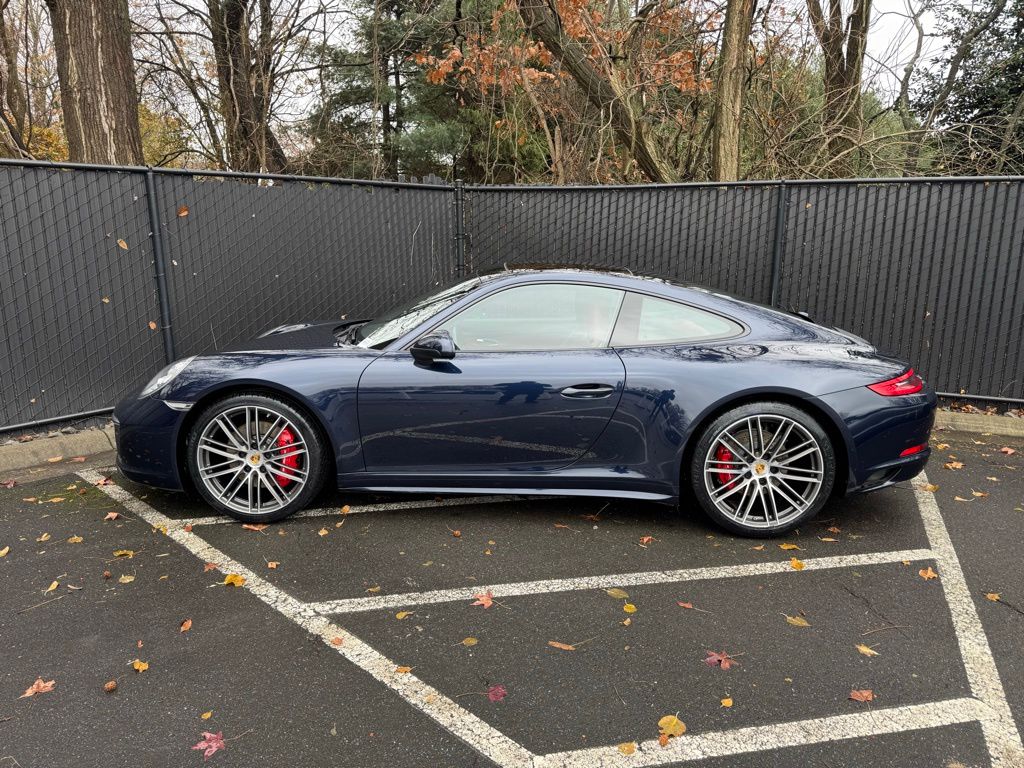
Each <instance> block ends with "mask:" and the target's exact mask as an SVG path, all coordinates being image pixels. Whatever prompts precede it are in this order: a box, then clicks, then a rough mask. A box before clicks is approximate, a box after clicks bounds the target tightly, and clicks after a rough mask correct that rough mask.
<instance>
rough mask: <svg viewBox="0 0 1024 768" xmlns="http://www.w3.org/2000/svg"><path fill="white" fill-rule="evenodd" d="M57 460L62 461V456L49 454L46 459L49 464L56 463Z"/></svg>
mask: <svg viewBox="0 0 1024 768" xmlns="http://www.w3.org/2000/svg"><path fill="white" fill-rule="evenodd" d="M58 461H64V457H63V456H51V457H50V458H48V459H47V462H49V463H50V464H56V463H57V462H58Z"/></svg>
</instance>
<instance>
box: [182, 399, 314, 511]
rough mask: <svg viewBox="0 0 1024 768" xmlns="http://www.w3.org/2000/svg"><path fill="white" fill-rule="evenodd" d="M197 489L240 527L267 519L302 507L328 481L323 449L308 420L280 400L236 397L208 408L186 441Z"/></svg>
mask: <svg viewBox="0 0 1024 768" xmlns="http://www.w3.org/2000/svg"><path fill="white" fill-rule="evenodd" d="M187 452H188V463H189V471H190V473H191V475H192V480H193V483H194V484H195V488H196V491H197V492H198V493H199V495H200V496H202V498H203V499H204V500H205V501H206V502H207V503H208V504H210V505H211V506H212V507H214V508H216V509H218V510H219V511H221V512H225V513H226V514H228V515H231V517H234V518H236V519H238V520H243V521H245V522H269V521H272V520H280V519H281V518H283V517H287V516H288V515H290V514H292V513H293V512H296V511H298V510H300V509H302V508H303V507H304V506H306V505H307V504H308V503H309V502H310V501H311V500H312V499H313V498H315V497H316V496H317V494H318V493H319V492H320V490H321V488H322V487H323V484H324V479H325V477H326V476H327V471H326V466H325V462H326V456H327V454H326V450H325V446H324V445H323V444H322V440H321V438H320V435H319V433H318V431H317V430H316V428H315V427H314V425H313V424H312V423H311V422H310V420H309V419H308V418H307V417H306V416H305V415H304V414H303V413H301V412H300V411H298V410H297V409H296V408H294V407H292V406H291V405H289V404H288V403H286V402H284V401H283V400H278V399H277V398H274V397H267V396H264V395H236V396H233V397H229V398H227V399H225V400H221V401H219V402H217V403H214V404H212V405H211V406H210V407H209V408H207V409H206V410H204V411H203V412H202V413H201V414H200V415H199V418H198V419H197V420H196V422H195V423H194V424H193V425H192V429H191V430H190V432H189V436H188V442H187Z"/></svg>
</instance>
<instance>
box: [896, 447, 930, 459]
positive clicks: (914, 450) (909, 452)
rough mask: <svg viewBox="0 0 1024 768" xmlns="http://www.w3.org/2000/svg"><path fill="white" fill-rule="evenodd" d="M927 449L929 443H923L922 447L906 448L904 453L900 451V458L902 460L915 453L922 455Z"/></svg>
mask: <svg viewBox="0 0 1024 768" xmlns="http://www.w3.org/2000/svg"><path fill="white" fill-rule="evenodd" d="M927 447H928V443H921V444H920V445H913V446H911V447H910V448H904V449H903V450H902V451H900V458H901V459H902V458H905V457H907V456H913V455H914V454H915V453H920V452H921V451H923V450H925V449H926V448H927Z"/></svg>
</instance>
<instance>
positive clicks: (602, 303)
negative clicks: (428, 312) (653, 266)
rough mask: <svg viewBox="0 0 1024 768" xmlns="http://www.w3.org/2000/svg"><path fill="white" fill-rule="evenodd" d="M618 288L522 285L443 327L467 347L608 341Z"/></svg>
mask: <svg viewBox="0 0 1024 768" xmlns="http://www.w3.org/2000/svg"><path fill="white" fill-rule="evenodd" d="M622 294H623V292H622V291H617V290H614V289H611V288H600V287H597V286H592V285H572V284H568V283H550V284H545V285H524V286H520V287H518V288H509V289H508V290H505V291H501V292H499V293H496V294H493V295H491V296H488V297H487V298H486V299H482V300H480V301H478V302H477V303H476V304H474V305H473V306H471V307H469V308H467V309H466V310H465V311H464V312H460V313H459V314H458V315H457V316H455V317H453V318H452V319H451V320H449V321H448V322H446V323H445V324H444V325H442V326H441V328H440V330H445V331H448V333H450V334H451V335H452V338H453V339H454V340H455V344H456V346H457V347H458V348H459V349H461V350H465V351H469V352H490V351H494V352H515V351H529V350H556V349H600V348H603V347H607V346H608V340H609V338H610V337H611V335H612V327H613V326H614V325H615V318H616V316H617V315H618V312H619V305H620V304H621V303H622Z"/></svg>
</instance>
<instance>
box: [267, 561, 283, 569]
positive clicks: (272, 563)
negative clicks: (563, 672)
mask: <svg viewBox="0 0 1024 768" xmlns="http://www.w3.org/2000/svg"><path fill="white" fill-rule="evenodd" d="M279 565H280V563H279V562H277V561H276V560H268V561H267V568H270V569H271V570H275V569H276V568H277V566H279Z"/></svg>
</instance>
